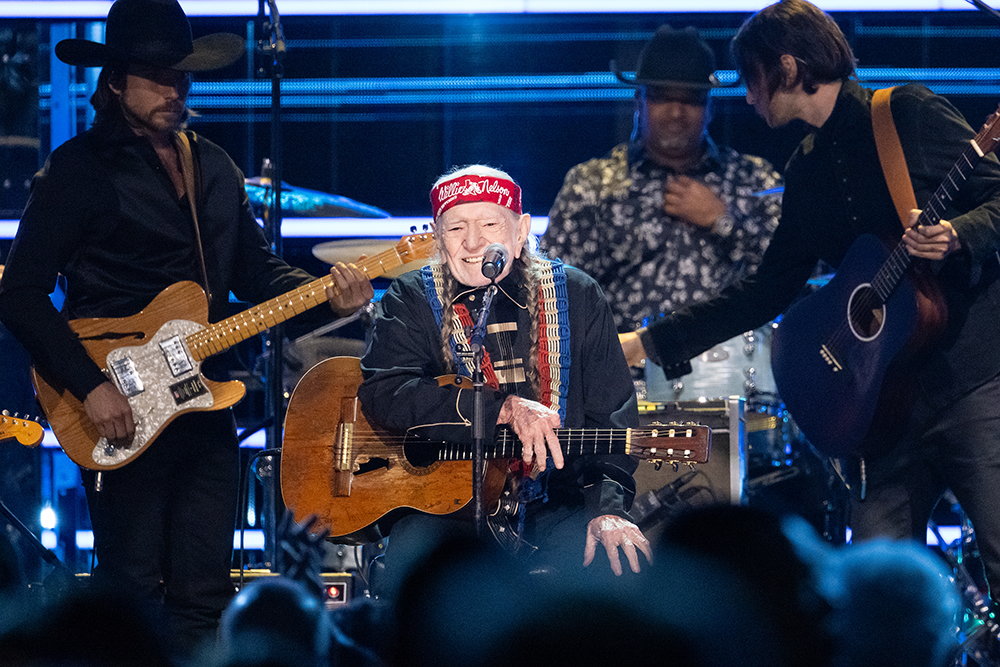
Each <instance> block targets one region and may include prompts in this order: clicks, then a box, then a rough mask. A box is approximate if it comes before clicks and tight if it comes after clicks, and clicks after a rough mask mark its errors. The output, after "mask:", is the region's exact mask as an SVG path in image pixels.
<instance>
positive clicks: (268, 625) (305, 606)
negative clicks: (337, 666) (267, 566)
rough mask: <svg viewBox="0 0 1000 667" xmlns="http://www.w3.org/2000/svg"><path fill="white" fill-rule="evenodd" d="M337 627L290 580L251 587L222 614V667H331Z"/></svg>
mask: <svg viewBox="0 0 1000 667" xmlns="http://www.w3.org/2000/svg"><path fill="white" fill-rule="evenodd" d="M330 639H331V628H330V624H329V620H328V618H327V612H326V607H325V606H324V605H323V602H322V601H321V600H320V599H318V598H317V597H316V596H315V595H313V594H311V593H310V592H309V591H307V590H306V588H305V586H303V585H302V584H300V583H298V582H297V581H294V580H292V579H289V578H287V577H280V576H274V577H266V578H262V579H257V580H255V581H252V582H250V583H249V584H247V585H246V586H244V587H243V589H242V590H241V591H240V592H239V593H238V594H237V595H236V597H235V598H234V599H233V601H232V602H231V603H230V605H229V606H228V607H227V608H226V610H225V611H224V612H223V614H222V623H221V626H220V655H219V659H218V662H219V663H220V664H222V665H230V666H234V667H235V666H240V667H246V666H250V665H257V666H260V667H312V666H319V665H325V664H327V662H328V656H329V652H330Z"/></svg>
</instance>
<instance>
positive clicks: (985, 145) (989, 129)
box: [973, 107, 1000, 155]
mask: <svg viewBox="0 0 1000 667" xmlns="http://www.w3.org/2000/svg"><path fill="white" fill-rule="evenodd" d="M998 141H1000V107H997V110H996V111H994V112H993V113H991V114H990V115H989V116H988V117H987V118H986V122H985V123H983V127H982V128H981V129H980V130H979V134H977V135H976V138H975V139H973V142H974V143H975V144H976V146H978V147H979V150H981V151H982V152H983V155H988V154H990V153H992V152H993V151H994V150H996V147H997V142H998Z"/></svg>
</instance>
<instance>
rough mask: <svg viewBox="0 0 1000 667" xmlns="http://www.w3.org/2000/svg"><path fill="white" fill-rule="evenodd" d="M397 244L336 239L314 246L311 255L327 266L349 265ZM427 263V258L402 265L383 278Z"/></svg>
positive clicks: (370, 240)
mask: <svg viewBox="0 0 1000 667" xmlns="http://www.w3.org/2000/svg"><path fill="white" fill-rule="evenodd" d="M397 243H399V239H382V238H374V239H366V238H360V239H337V240H335V241H325V242H323V243H318V244H316V245H314V246H313V249H312V253H313V256H314V257H315V258H316V259H319V260H321V261H324V262H326V263H327V264H335V263H337V262H343V263H345V264H350V263H351V262H356V261H357V259H358V257H360V256H361V255H366V256H368V257H373V256H375V255H377V254H378V253H380V252H384V251H386V250H390V249H392V247H393V246H395V245H396V244H397ZM429 261H430V259H429V258H428V259H424V260H422V261H416V262H410V263H408V264H403V265H402V266H400V267H397V268H395V269H392V270H390V271H386V272H385V277H386V278H396V277H398V276H401V275H403V274H404V273H406V272H407V271H412V270H413V269H416V268H418V267H421V266H423V265H424V264H427V262H429Z"/></svg>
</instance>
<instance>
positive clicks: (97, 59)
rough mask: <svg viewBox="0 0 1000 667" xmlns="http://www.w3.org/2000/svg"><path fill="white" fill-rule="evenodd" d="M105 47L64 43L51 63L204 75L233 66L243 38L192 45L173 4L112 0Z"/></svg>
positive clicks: (168, 0)
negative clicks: (140, 66) (112, 64)
mask: <svg viewBox="0 0 1000 667" xmlns="http://www.w3.org/2000/svg"><path fill="white" fill-rule="evenodd" d="M104 41H105V43H104V44H101V43H100V42H91V41H89V40H86V39H64V40H62V41H61V42H59V43H58V44H56V49H55V51H56V57H58V58H59V60H61V61H63V62H64V63H68V64H70V65H80V66H83V67H100V66H103V65H106V64H107V63H109V62H121V63H133V62H138V63H144V64H147V65H153V66H155V67H163V68H167V69H175V70H179V71H182V72H206V71H209V70H213V69H219V68H221V67H226V66H227V65H231V64H232V63H234V62H236V60H237V59H238V58H239V57H240V55H241V54H242V53H243V50H244V48H245V45H244V41H243V38H242V37H240V36H239V35H232V34H229V33H221V32H220V33H215V34H213V35H206V36H205V37H199V38H198V39H194V40H192V39H191V23H190V22H189V21H188V18H187V16H186V15H185V14H184V10H183V9H181V6H180V5H179V4H178V3H177V0H116V2H115V3H114V4H113V5H111V9H110V11H108V21H107V26H106V28H105V40H104Z"/></svg>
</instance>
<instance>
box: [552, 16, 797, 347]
mask: <svg viewBox="0 0 1000 667" xmlns="http://www.w3.org/2000/svg"><path fill="white" fill-rule="evenodd" d="M714 72H715V56H714V54H713V52H712V49H711V48H710V47H709V45H708V44H707V43H706V42H705V41H704V40H702V39H701V37H700V36H699V35H698V33H697V31H696V30H695V29H694V28H686V29H684V30H674V29H672V28H671V27H670V26H668V25H664V26H661V27H660V28H659V29H658V30H657V31H656V34H655V35H654V36H653V38H652V39H651V40H650V41H649V42H648V43H647V44H646V46H645V47H643V50H642V52H641V54H640V56H639V66H638V69H637V72H636V75H635V77H634V78H630V77H626V76H624V75H622V73H621V72H619V71H616V72H615V74H616V75H617V76H618V78H619V80H621V81H622V82H623V83H625V84H627V85H630V86H635V87H636V94H635V129H634V130H633V133H632V140H631V142H629V143H623V144H620V145H618V146H615V147H614V148H613V149H612V150H611V152H610V153H608V154H607V155H606V156H605V157H603V158H598V159H594V160H590V161H588V162H584V163H583V164H580V165H577V166H575V167H573V168H572V169H571V170H570V171H569V173H568V174H567V175H566V180H565V183H564V184H563V187H562V190H561V191H560V192H559V195H558V196H557V197H556V201H555V204H554V205H553V206H552V210H551V212H550V213H549V227H548V230H547V231H546V233H545V236H544V237H543V239H542V246H543V247H544V249H545V250H547V251H548V253H549V255H550V256H551V257H559V258H560V259H562V260H563V261H564V262H566V263H567V264H571V265H573V266H576V267H578V268H580V269H583V270H584V271H586V272H587V273H589V274H590V275H591V276H593V277H594V278H595V279H596V280H597V282H598V283H599V284H600V285H601V287H602V288H603V289H604V291H605V293H606V294H607V296H608V300H609V301H610V302H611V307H612V310H613V312H614V318H615V325H616V326H617V327H618V331H620V332H625V331H632V330H634V329H636V328H638V327H640V326H642V325H643V324H644V322H645V320H646V318H649V317H655V316H656V315H658V314H659V313H665V312H670V311H671V310H673V309H675V308H677V307H678V306H682V305H685V304H691V303H696V302H699V301H705V300H707V299H709V298H711V297H713V296H715V295H716V294H717V293H718V292H720V291H721V290H722V289H723V288H725V287H726V286H727V285H730V284H732V283H733V282H735V281H736V280H738V279H740V278H741V277H743V276H745V275H748V274H750V273H752V272H753V271H754V270H755V269H756V267H757V264H759V263H760V260H761V257H762V256H763V254H764V249H765V248H766V247H767V244H768V241H770V239H771V234H772V233H773V232H774V229H775V228H776V227H777V225H778V216H779V214H780V198H779V197H778V196H777V195H760V194H759V193H761V192H762V191H766V190H771V189H773V188H775V187H777V186H778V185H780V181H779V178H780V177H779V176H778V174H777V173H776V172H775V171H774V169H773V167H772V166H771V165H770V164H769V163H768V162H767V161H766V160H763V159H761V158H759V157H754V156H750V155H741V154H739V153H737V152H736V151H734V150H732V149H729V148H725V147H722V146H717V145H716V144H715V143H713V142H712V140H711V138H710V137H709V136H708V134H707V133H706V126H707V124H708V120H709V91H710V90H711V88H712V87H714V86H717V85H718V80H717V79H716V78H715V74H714Z"/></svg>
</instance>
